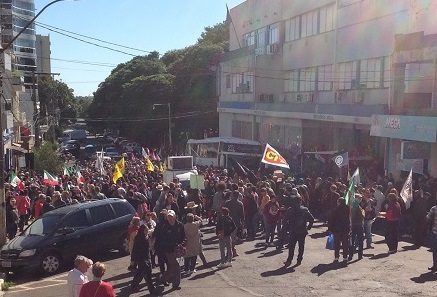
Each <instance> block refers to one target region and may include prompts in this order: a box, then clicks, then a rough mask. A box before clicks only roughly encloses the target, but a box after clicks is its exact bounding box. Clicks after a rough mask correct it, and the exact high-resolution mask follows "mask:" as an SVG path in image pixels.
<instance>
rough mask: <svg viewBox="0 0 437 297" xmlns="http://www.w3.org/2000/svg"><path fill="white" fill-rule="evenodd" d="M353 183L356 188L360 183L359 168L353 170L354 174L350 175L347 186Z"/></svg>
mask: <svg viewBox="0 0 437 297" xmlns="http://www.w3.org/2000/svg"><path fill="white" fill-rule="evenodd" d="M351 183H354V184H355V185H356V186H358V185H359V184H360V183H361V181H360V167H357V169H355V172H354V174H352V176H351V178H350V180H349V184H351Z"/></svg>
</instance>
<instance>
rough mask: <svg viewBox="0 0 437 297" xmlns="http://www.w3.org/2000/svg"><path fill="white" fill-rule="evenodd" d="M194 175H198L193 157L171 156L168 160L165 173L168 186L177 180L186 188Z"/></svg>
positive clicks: (164, 177)
mask: <svg viewBox="0 0 437 297" xmlns="http://www.w3.org/2000/svg"><path fill="white" fill-rule="evenodd" d="M192 174H194V175H197V170H196V168H195V167H194V166H193V157H192V156H171V157H168V158H167V170H166V171H164V173H163V181H164V182H165V183H167V184H168V183H170V182H172V181H173V179H174V178H177V179H179V182H180V183H182V184H183V186H184V188H185V187H186V186H187V185H189V183H190V175H192Z"/></svg>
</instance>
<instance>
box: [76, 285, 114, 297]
mask: <svg viewBox="0 0 437 297" xmlns="http://www.w3.org/2000/svg"><path fill="white" fill-rule="evenodd" d="M79 297H115V293H114V289H113V288H112V286H111V284H110V283H107V282H104V281H90V282H88V283H86V284H84V285H83V286H82V288H81V289H80V293H79Z"/></svg>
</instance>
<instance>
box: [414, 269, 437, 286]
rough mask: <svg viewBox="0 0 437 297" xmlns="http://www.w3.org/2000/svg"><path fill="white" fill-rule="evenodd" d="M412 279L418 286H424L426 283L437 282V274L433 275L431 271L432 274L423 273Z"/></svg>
mask: <svg viewBox="0 0 437 297" xmlns="http://www.w3.org/2000/svg"><path fill="white" fill-rule="evenodd" d="M410 279H411V280H412V281H413V282H415V283H418V284H424V283H426V282H434V281H436V280H437V273H433V272H431V271H430V272H426V273H422V274H421V275H419V276H415V277H412V278H410Z"/></svg>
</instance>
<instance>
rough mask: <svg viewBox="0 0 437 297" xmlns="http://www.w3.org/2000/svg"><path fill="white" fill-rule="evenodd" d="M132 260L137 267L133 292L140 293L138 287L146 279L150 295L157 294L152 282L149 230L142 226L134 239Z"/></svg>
mask: <svg viewBox="0 0 437 297" xmlns="http://www.w3.org/2000/svg"><path fill="white" fill-rule="evenodd" d="M131 260H132V261H134V262H135V264H136V265H137V269H136V271H135V275H134V278H133V279H132V282H131V285H130V287H131V290H132V291H138V285H139V284H140V282H141V280H142V279H143V278H144V280H145V281H146V284H147V287H148V288H149V292H150V294H154V293H156V288H155V286H154V285H153V281H152V266H151V264H150V246H149V228H147V226H146V225H141V226H140V228H139V229H138V233H137V236H135V238H134V244H133V247H132V254H131Z"/></svg>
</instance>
